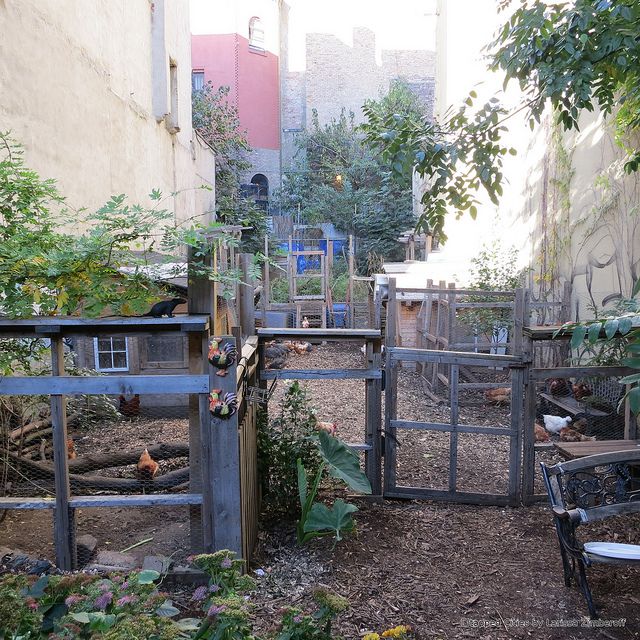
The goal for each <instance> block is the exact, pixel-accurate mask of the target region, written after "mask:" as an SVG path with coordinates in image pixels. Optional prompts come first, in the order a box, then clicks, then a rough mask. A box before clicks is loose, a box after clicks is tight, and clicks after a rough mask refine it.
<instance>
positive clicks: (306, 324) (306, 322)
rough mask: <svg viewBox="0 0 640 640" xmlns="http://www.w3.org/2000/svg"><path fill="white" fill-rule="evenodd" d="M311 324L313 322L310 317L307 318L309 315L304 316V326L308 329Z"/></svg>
mask: <svg viewBox="0 0 640 640" xmlns="http://www.w3.org/2000/svg"><path fill="white" fill-rule="evenodd" d="M310 326H311V323H310V322H309V318H307V316H304V317H303V318H302V328H303V329H308V328H309V327H310Z"/></svg>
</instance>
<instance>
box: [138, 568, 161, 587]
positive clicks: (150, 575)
mask: <svg viewBox="0 0 640 640" xmlns="http://www.w3.org/2000/svg"><path fill="white" fill-rule="evenodd" d="M159 577H160V573H159V572H158V571H154V570H153V569H145V570H144V571H141V572H140V573H139V574H138V584H152V583H154V582H155V581H156V580H157V579H158V578H159Z"/></svg>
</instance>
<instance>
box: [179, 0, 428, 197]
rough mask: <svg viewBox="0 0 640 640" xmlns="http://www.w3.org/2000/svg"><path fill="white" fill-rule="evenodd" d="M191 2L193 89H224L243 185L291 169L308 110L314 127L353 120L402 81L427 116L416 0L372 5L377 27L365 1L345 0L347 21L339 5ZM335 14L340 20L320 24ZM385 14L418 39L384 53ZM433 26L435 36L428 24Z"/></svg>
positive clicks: (269, 0)
mask: <svg viewBox="0 0 640 640" xmlns="http://www.w3.org/2000/svg"><path fill="white" fill-rule="evenodd" d="M191 2H192V16H193V21H192V32H193V34H194V35H193V37H192V59H193V73H194V83H196V84H195V86H199V85H198V83H201V82H203V81H205V82H206V81H209V80H211V82H212V83H213V85H214V87H215V88H217V87H218V86H220V85H229V86H230V87H231V94H230V95H231V99H232V100H234V101H235V103H236V104H237V106H238V109H239V113H240V120H241V123H242V125H243V127H245V128H246V129H247V132H248V137H249V142H250V143H251V145H252V147H253V148H254V153H253V154H252V156H251V158H250V159H251V162H252V168H251V171H250V173H248V174H247V176H246V180H247V181H254V182H255V181H256V179H257V178H256V176H264V177H265V178H266V179H267V182H268V190H269V194H271V193H272V191H273V189H274V188H277V187H278V186H280V182H281V175H282V171H286V170H287V169H288V168H289V167H291V165H292V160H293V155H294V154H295V151H296V146H295V138H296V135H297V134H298V133H299V132H300V131H301V130H303V129H304V128H305V127H307V126H308V125H309V124H310V121H311V114H312V111H313V110H314V109H315V110H316V111H317V112H318V116H319V120H320V123H326V122H329V121H330V120H331V119H332V118H336V117H338V116H339V115H340V112H341V110H342V109H343V108H344V109H345V110H346V111H347V112H349V111H352V112H353V113H354V115H355V119H356V122H361V121H362V111H361V107H362V105H363V103H364V102H365V100H367V99H370V98H379V97H380V96H381V95H383V94H384V93H385V92H386V91H387V90H388V88H389V85H390V83H391V82H392V81H393V80H395V79H397V78H402V79H403V80H405V81H406V82H407V83H408V85H409V86H410V87H411V88H412V89H413V90H414V91H415V92H416V94H417V95H418V96H420V98H421V99H422V100H423V101H424V103H425V104H426V106H427V108H428V110H429V112H432V110H433V102H434V76H435V51H434V46H433V45H432V44H431V41H430V39H429V37H428V36H425V35H424V30H425V26H424V24H423V23H422V22H420V20H424V16H429V15H431V14H429V13H425V10H424V6H425V3H424V2H418V1H417V0H398V1H397V2H396V3H395V5H394V6H393V7H383V6H382V5H380V7H377V9H376V10H377V14H376V15H378V19H379V22H378V24H377V26H376V24H374V23H373V22H372V21H371V16H372V14H373V13H376V12H374V11H372V7H371V3H365V2H363V0H350V2H349V3H348V8H350V9H351V10H352V11H351V15H348V11H346V9H347V7H345V6H342V5H339V3H338V2H337V0H328V1H326V2H323V3H320V2H313V3H311V2H309V0H289V1H288V2H284V1H283V0H237V1H236V2H233V3H210V2H206V0H191ZM427 4H428V3H427ZM227 5H229V6H227ZM333 5H335V6H333ZM343 5H344V3H343ZM383 10H384V11H388V12H389V14H388V16H385V15H383V14H382V13H381V12H382V11H383ZM338 14H339V15H340V18H341V19H340V20H339V21H336V20H333V19H332V20H329V21H328V22H325V21H323V20H321V17H322V16H325V17H331V16H335V15H338ZM390 16H393V17H394V19H395V20H396V22H397V23H398V24H407V23H408V24H412V25H413V26H414V28H415V29H416V30H417V31H419V32H420V33H419V37H418V38H416V37H413V38H402V37H400V39H399V40H396V42H397V43H398V42H401V43H402V45H401V46H399V45H398V46H393V47H388V48H386V47H384V43H385V42H386V40H385V41H383V40H382V35H383V34H382V32H383V26H384V24H385V23H387V22H389V20H391V17H390ZM416 16H417V18H416ZM256 24H257V25H258V26H259V30H258V31H257V32H256V31H255V29H254V26H255V25H256ZM429 24H430V23H429ZM432 27H433V28H432V30H433V33H434V34H435V23H433V25H432ZM426 28H427V29H430V28H431V27H429V26H428V25H427V27H426ZM256 33H257V36H258V40H260V42H256V41H255V40H256ZM400 36H403V34H400ZM381 42H382V46H381ZM422 43H426V44H424V45H423V44H422Z"/></svg>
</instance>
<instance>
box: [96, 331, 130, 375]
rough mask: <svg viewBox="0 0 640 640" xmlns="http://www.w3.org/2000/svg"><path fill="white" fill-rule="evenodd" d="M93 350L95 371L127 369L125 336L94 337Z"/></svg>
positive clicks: (127, 356)
mask: <svg viewBox="0 0 640 640" xmlns="http://www.w3.org/2000/svg"><path fill="white" fill-rule="evenodd" d="M93 352H94V356H95V363H96V370H97V371H129V352H128V350H127V339H126V338H113V337H100V338H94V339H93Z"/></svg>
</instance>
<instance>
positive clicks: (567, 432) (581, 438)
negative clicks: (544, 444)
mask: <svg viewBox="0 0 640 640" xmlns="http://www.w3.org/2000/svg"><path fill="white" fill-rule="evenodd" d="M595 439H596V437H595V436H585V435H582V434H581V433H580V432H579V431H576V430H575V429H572V428H571V427H563V428H562V429H560V440H562V442H587V441H588V440H595Z"/></svg>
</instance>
